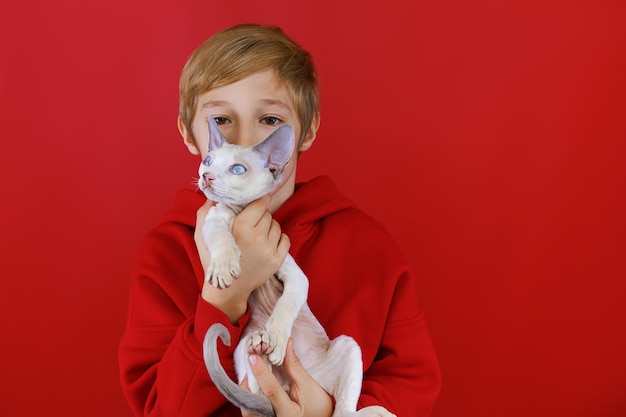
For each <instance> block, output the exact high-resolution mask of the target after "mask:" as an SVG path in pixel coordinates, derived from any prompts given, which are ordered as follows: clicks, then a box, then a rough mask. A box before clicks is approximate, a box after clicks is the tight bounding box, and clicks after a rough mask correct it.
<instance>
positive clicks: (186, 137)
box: [178, 116, 200, 155]
mask: <svg viewBox="0 0 626 417" xmlns="http://www.w3.org/2000/svg"><path fill="white" fill-rule="evenodd" d="M178 131H179V132H180V135H181V136H182V137H183V142H184V143H185V146H187V149H188V150H189V152H190V153H191V154H192V155H200V149H198V146H196V141H195V140H194V138H193V135H192V134H191V132H189V131H188V130H187V127H186V126H185V124H184V123H183V120H182V119H181V118H180V116H178Z"/></svg>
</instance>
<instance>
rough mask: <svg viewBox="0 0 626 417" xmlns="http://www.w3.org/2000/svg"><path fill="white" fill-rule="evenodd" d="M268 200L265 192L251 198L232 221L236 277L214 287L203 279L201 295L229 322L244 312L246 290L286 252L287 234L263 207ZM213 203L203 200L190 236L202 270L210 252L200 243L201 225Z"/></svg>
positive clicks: (267, 274)
mask: <svg viewBox="0 0 626 417" xmlns="http://www.w3.org/2000/svg"><path fill="white" fill-rule="evenodd" d="M270 200H271V198H270V197H269V196H266V197H262V198H260V199H258V200H256V201H253V202H252V203H250V204H249V205H248V207H246V208H245V209H244V210H243V211H242V212H241V213H239V215H237V217H235V219H234V221H233V230H232V232H233V236H234V237H235V241H236V242H237V246H239V249H240V250H241V259H240V266H241V274H240V275H239V278H238V279H236V280H235V281H234V283H233V285H231V286H230V287H229V288H225V289H217V288H215V287H213V286H212V285H210V284H207V283H205V284H204V286H203V288H202V298H204V299H205V300H206V301H207V302H209V303H211V304H213V305H214V306H215V307H217V308H218V309H220V310H222V311H223V312H224V313H225V314H226V315H227V316H228V318H229V320H230V321H231V322H232V323H235V322H237V320H239V318H241V316H243V315H244V314H245V312H246V308H247V303H248V297H249V296H250V293H251V292H252V291H254V290H255V289H257V288H258V287H259V286H261V285H262V284H263V283H264V282H265V281H267V280H268V279H269V278H271V277H272V275H274V274H275V273H276V271H278V268H279V267H280V266H281V265H282V263H283V262H284V260H285V257H286V256H287V253H288V252H289V247H290V242H289V238H288V237H287V235H285V234H283V233H281V230H280V225H279V224H278V222H276V221H275V220H274V219H272V215H271V213H270V212H269V211H268V209H267V207H268V205H269V202H270ZM213 205H215V203H214V202H212V201H207V202H206V203H205V204H204V205H203V206H202V207H200V209H199V210H198V212H197V217H196V230H195V234H194V239H195V241H196V247H197V248H198V254H199V255H200V261H201V262H202V266H203V268H204V269H205V270H206V268H207V266H208V265H209V262H210V259H211V255H210V253H209V251H208V250H207V249H206V245H205V243H204V237H203V236H202V225H203V224H204V219H205V218H206V215H207V213H208V211H209V209H210V208H211V207H212V206H213Z"/></svg>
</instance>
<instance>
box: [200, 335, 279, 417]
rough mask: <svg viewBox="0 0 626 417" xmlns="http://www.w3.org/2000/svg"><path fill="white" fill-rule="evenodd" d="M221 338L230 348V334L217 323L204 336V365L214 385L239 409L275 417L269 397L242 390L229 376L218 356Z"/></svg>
mask: <svg viewBox="0 0 626 417" xmlns="http://www.w3.org/2000/svg"><path fill="white" fill-rule="evenodd" d="M218 337H220V338H221V339H222V342H224V344H225V345H226V346H230V333H228V330H227V329H226V327H224V325H222V324H220V323H215V324H213V325H212V326H211V327H209V330H208V331H207V332H206V335H205V336H204V349H203V350H204V364H205V365H206V368H207V370H208V371H209V376H210V377H211V379H212V380H213V383H214V384H215V386H216V387H217V389H219V390H220V392H221V393H222V395H224V397H226V399H228V401H230V402H231V403H233V404H235V405H236V406H237V407H239V408H241V409H244V410H246V411H249V412H251V413H254V414H258V415H260V416H264V417H275V416H276V414H275V413H274V408H272V403H270V400H268V399H267V397H265V396H263V395H259V394H253V393H251V392H250V391H246V390H245V389H243V388H241V387H240V386H239V385H237V384H236V383H235V382H233V380H232V379H230V377H229V376H228V374H227V373H226V371H225V370H224V368H223V367H222V364H221V363H220V358H219V356H218V354H217V338H218Z"/></svg>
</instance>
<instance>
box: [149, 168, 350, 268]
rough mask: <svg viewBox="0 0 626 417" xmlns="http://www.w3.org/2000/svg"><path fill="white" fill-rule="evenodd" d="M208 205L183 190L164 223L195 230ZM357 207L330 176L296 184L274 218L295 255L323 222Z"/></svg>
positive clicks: (195, 193) (197, 193)
mask: <svg viewBox="0 0 626 417" xmlns="http://www.w3.org/2000/svg"><path fill="white" fill-rule="evenodd" d="M205 202H206V197H205V196H204V194H203V193H202V192H201V191H192V190H189V189H186V190H180V191H179V192H178V193H177V194H176V196H175V197H174V202H173V203H172V206H171V207H170V209H169V210H168V211H167V213H166V214H165V216H163V218H162V219H161V221H162V222H163V223H166V222H175V223H181V224H184V225H185V226H188V227H190V228H192V229H193V228H194V227H195V226H196V212H197V210H198V209H199V208H200V206H202V205H203V204H204V203H205ZM354 207H355V205H354V203H353V202H352V201H351V200H349V199H348V198H346V197H345V196H344V195H343V194H341V193H340V192H339V190H337V187H336V186H335V184H334V182H333V181H332V180H331V179H330V178H329V177H327V176H319V177H315V178H313V179H311V180H310V181H308V182H301V183H298V184H296V189H295V192H294V194H293V195H292V196H291V197H290V198H289V199H288V200H287V201H285V203H284V204H283V205H282V206H281V207H280V208H279V209H278V210H277V211H276V213H274V219H276V221H277V222H278V223H279V224H280V226H281V229H282V231H283V233H286V234H287V236H289V240H290V241H291V249H290V252H291V254H292V255H294V256H295V255H296V254H297V253H298V251H299V250H300V248H301V247H302V245H303V244H304V243H305V242H306V241H307V240H308V239H309V238H310V237H311V236H313V235H314V233H315V228H316V223H317V222H318V221H319V220H321V219H323V218H325V217H328V216H330V215H332V214H334V213H337V212H340V211H342V210H346V209H349V208H354Z"/></svg>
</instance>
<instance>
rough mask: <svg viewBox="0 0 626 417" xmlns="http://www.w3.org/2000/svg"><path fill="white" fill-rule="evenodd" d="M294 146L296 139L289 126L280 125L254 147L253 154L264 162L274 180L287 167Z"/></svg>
mask: <svg viewBox="0 0 626 417" xmlns="http://www.w3.org/2000/svg"><path fill="white" fill-rule="evenodd" d="M295 145H296V137H295V136H294V133H293V129H292V128H291V126H289V125H282V126H281V127H279V128H278V129H276V130H275V131H273V132H272V134H271V135H269V136H268V137H267V138H265V140H264V141H263V142H261V143H259V144H256V145H254V150H255V152H258V153H259V154H260V155H261V158H262V159H263V160H264V161H266V163H267V167H268V168H269V169H270V171H272V172H273V173H274V178H276V177H277V176H278V175H279V174H280V173H281V172H282V171H283V169H284V168H285V166H287V163H288V162H289V160H290V159H291V155H292V154H293V149H294V147H295Z"/></svg>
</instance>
